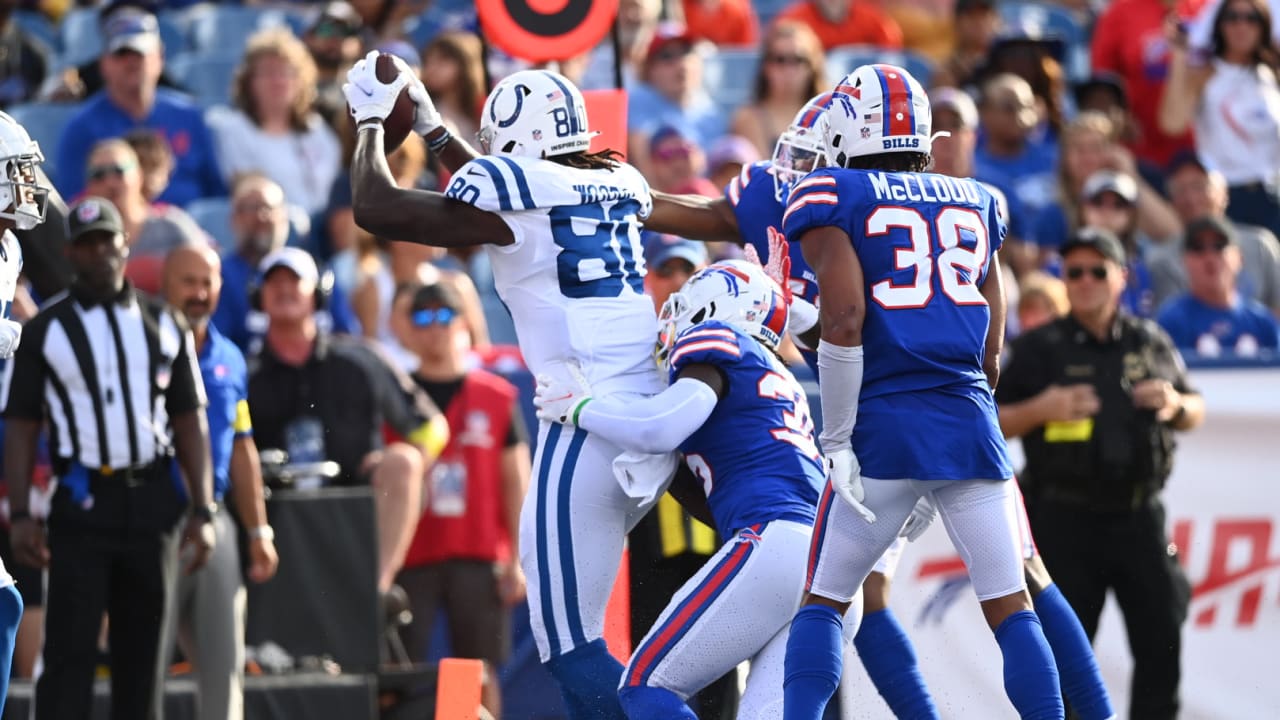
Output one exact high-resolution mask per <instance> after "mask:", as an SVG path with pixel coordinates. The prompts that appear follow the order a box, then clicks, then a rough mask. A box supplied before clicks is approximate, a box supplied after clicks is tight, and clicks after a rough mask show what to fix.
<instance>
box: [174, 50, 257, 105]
mask: <svg viewBox="0 0 1280 720" xmlns="http://www.w3.org/2000/svg"><path fill="white" fill-rule="evenodd" d="M240 58H241V55H240V53H239V52H238V51H237V52H225V53H222V52H220V53H199V52H188V53H183V54H182V55H179V56H177V57H175V58H174V59H173V60H171V61H169V67H168V72H169V75H170V77H172V78H173V79H174V81H176V82H177V83H178V84H179V85H181V86H182V87H184V88H186V89H187V90H188V91H189V92H190V93H191V94H192V95H193V96H194V97H195V98H196V99H197V100H199V101H200V103H201V104H202V105H204V106H205V107H209V106H212V105H227V104H229V103H230V102H231V82H232V80H233V79H234V78H235V72H236V67H238V66H239V65H240Z"/></svg>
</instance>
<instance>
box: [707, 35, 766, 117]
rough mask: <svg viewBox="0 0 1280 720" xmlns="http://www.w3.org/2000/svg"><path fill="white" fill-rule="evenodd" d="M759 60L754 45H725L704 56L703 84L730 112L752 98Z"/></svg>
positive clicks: (727, 114)
mask: <svg viewBox="0 0 1280 720" xmlns="http://www.w3.org/2000/svg"><path fill="white" fill-rule="evenodd" d="M759 64H760V52H759V51H758V50H756V49H754V48H721V49H717V50H713V51H710V52H709V53H708V54H707V55H706V56H704V57H703V70H702V86H703V87H704V88H706V90H707V93H708V94H709V95H710V96H711V99H712V100H713V101H714V102H715V104H716V105H717V106H718V107H719V108H720V109H721V110H723V111H724V113H725V115H726V116H731V115H732V114H733V111H734V110H736V109H737V108H739V107H741V106H742V105H744V104H746V103H749V102H751V95H752V91H753V90H754V87H753V86H754V83H755V79H756V67H757V66H758V65H759Z"/></svg>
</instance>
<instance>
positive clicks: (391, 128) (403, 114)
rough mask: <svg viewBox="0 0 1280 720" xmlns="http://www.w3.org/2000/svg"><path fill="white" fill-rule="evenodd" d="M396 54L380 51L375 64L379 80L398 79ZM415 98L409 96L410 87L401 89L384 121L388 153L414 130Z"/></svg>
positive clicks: (385, 143)
mask: <svg viewBox="0 0 1280 720" xmlns="http://www.w3.org/2000/svg"><path fill="white" fill-rule="evenodd" d="M393 57H394V56H393V55H392V54H391V53H385V52H384V53H378V62H377V65H376V66H375V72H376V73H377V74H378V80H380V81H382V82H384V83H389V82H392V81H393V80H395V79H396V75H397V74H398V73H399V72H400V69H399V68H398V67H396V64H395V62H394V61H393V60H392V58H393ZM413 115H414V105H413V100H412V99H411V98H410V97H409V89H408V88H405V89H404V90H401V91H400V96H399V97H397V98H396V104H395V106H393V107H392V108H391V114H390V115H387V118H386V119H385V120H383V121H382V144H383V147H384V148H385V149H386V152H387V154H388V155H390V154H391V153H393V152H395V151H396V149H397V148H399V147H400V145H401V144H402V143H403V142H404V139H405V138H407V137H409V133H411V132H413Z"/></svg>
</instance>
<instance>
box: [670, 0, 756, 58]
mask: <svg viewBox="0 0 1280 720" xmlns="http://www.w3.org/2000/svg"><path fill="white" fill-rule="evenodd" d="M681 7H682V8H683V10H684V24H685V25H686V26H687V27H688V28H689V34H690V35H691V36H693V37H694V38H695V39H697V40H706V41H707V42H709V43H712V44H714V45H718V46H734V45H736V46H739V47H741V46H746V45H754V44H755V43H756V41H757V40H758V39H759V35H760V22H759V20H757V19H756V11H755V9H754V8H752V7H751V3H750V2H749V0H683V1H682V2H681Z"/></svg>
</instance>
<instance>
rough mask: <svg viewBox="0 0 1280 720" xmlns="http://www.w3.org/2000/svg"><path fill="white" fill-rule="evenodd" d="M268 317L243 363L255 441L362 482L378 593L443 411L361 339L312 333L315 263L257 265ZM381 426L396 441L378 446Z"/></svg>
mask: <svg viewBox="0 0 1280 720" xmlns="http://www.w3.org/2000/svg"><path fill="white" fill-rule="evenodd" d="M258 270H259V277H260V281H259V284H258V295H259V297H260V302H261V307H262V311H263V312H264V313H265V314H266V316H267V319H268V326H267V332H266V336H265V338H264V342H263V345H262V349H261V351H260V352H259V353H257V354H256V355H254V356H252V357H251V358H250V360H249V411H250V415H251V419H252V421H253V430H254V438H255V439H256V440H257V443H258V447H259V448H262V449H266V448H279V449H283V450H284V451H285V452H286V453H288V457H289V462H291V463H311V462H320V461H324V460H332V461H334V462H336V463H338V466H339V467H340V468H341V474H340V475H339V477H338V479H337V483H338V484H339V485H371V486H372V487H373V491H374V503H375V508H376V512H377V517H378V590H379V591H380V592H382V593H386V592H387V591H388V590H389V589H390V588H391V584H392V581H393V580H394V578H395V576H396V573H397V572H399V570H400V567H401V565H402V564H403V562H404V554H405V551H406V550H407V549H408V546H409V540H410V539H411V538H412V536H413V530H414V526H415V525H416V524H417V520H418V514H419V512H420V508H421V493H422V477H423V472H424V471H425V469H426V467H427V466H429V465H430V464H431V463H433V462H434V461H435V459H436V457H437V456H439V454H440V451H441V449H442V448H443V447H444V444H445V442H446V441H447V440H448V429H447V425H446V423H445V420H444V418H443V416H441V415H440V411H439V410H437V409H436V408H435V407H434V406H433V405H432V404H431V401H430V400H429V399H428V398H427V397H426V395H424V394H423V393H422V392H421V391H419V390H418V389H417V388H416V387H415V386H414V384H413V381H412V380H410V379H409V378H408V377H406V376H405V375H404V374H403V373H400V372H399V371H397V370H396V369H395V368H394V367H392V366H391V365H390V364H388V363H387V362H386V361H385V360H384V359H383V357H382V356H381V355H380V354H378V353H377V352H376V351H375V350H373V349H371V348H370V347H368V346H366V345H365V344H364V343H363V342H361V341H359V340H356V339H352V338H346V337H341V336H337V335H333V334H331V333H328V332H325V331H323V330H321V328H320V325H319V323H318V322H317V318H316V315H317V313H316V309H317V305H321V304H323V303H324V302H325V299H326V298H325V294H326V292H327V288H326V287H324V286H323V285H321V284H320V281H321V275H320V273H319V271H318V269H317V268H316V264H315V260H313V259H312V257H311V256H310V255H308V254H307V253H306V252H305V251H303V250H300V249H298V248H288V247H287V248H283V249H281V250H277V251H276V252H274V253H271V254H270V255H268V256H266V257H265V258H263V260H262V262H261V263H260V264H259V266H258ZM384 423H386V424H387V425H388V426H389V427H390V428H391V429H393V430H394V431H395V432H396V433H397V434H398V435H399V436H400V437H402V438H405V441H403V442H393V443H390V444H386V445H384V443H383V440H382V437H383V436H382V430H383V424H384Z"/></svg>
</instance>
